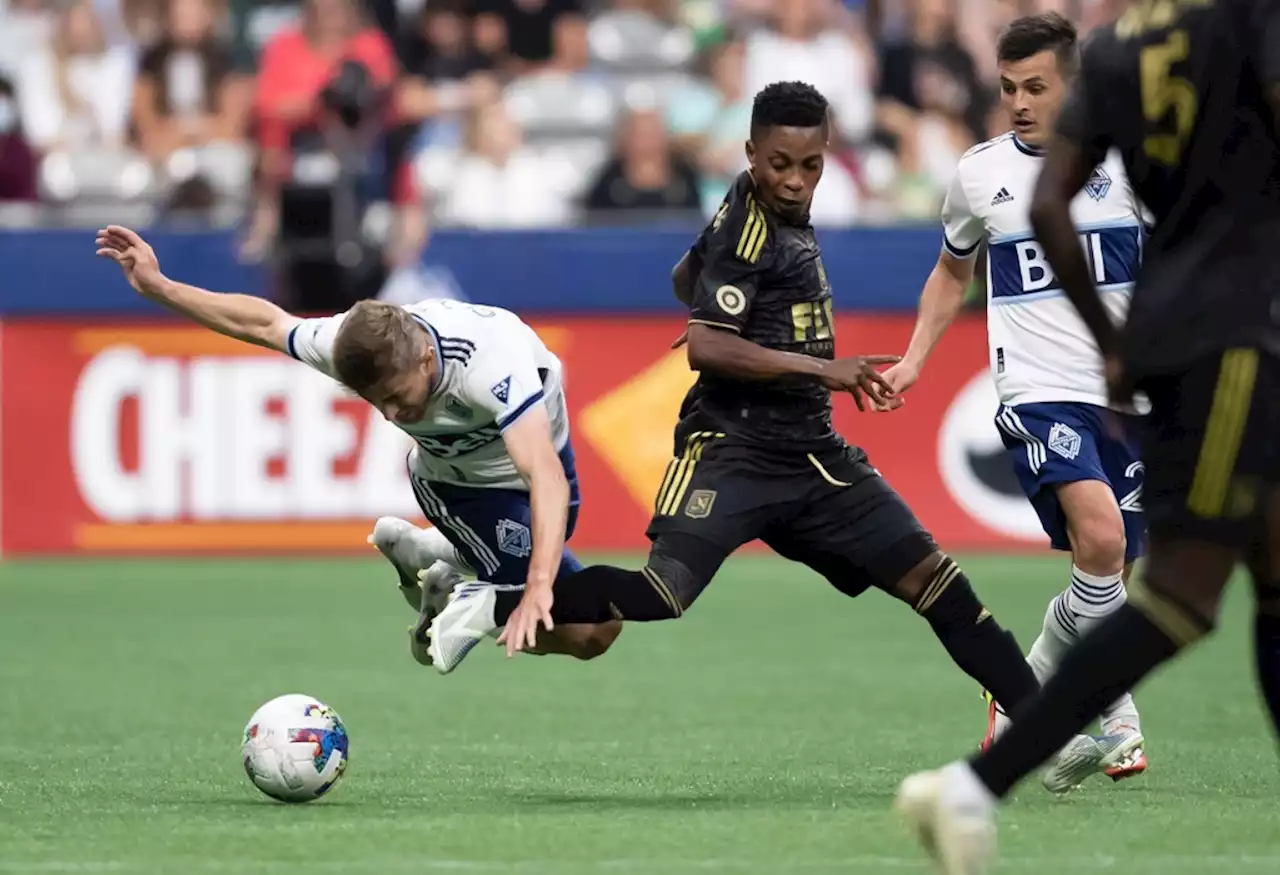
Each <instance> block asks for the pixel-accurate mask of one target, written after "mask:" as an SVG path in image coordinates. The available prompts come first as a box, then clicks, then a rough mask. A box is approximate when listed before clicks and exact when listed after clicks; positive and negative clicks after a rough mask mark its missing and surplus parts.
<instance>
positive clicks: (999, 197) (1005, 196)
mask: <svg viewBox="0 0 1280 875" xmlns="http://www.w3.org/2000/svg"><path fill="white" fill-rule="evenodd" d="M1012 201H1013V195H1011V194H1009V189H1007V188H1002V189H1000V190H999V191H998V192H996V196H995V197H993V198H992V199H991V206H993V207H998V206H1000V204H1007V203H1011V202H1012Z"/></svg>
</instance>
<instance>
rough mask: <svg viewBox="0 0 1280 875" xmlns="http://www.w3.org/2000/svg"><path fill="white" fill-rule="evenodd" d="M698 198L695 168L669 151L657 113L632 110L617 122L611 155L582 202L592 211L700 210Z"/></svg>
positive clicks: (666, 137)
mask: <svg viewBox="0 0 1280 875" xmlns="http://www.w3.org/2000/svg"><path fill="white" fill-rule="evenodd" d="M699 197H700V195H699V180H698V174H697V171H696V170H695V169H694V168H693V166H692V165H690V164H689V162H687V161H685V160H684V159H683V158H681V157H680V156H679V155H678V154H676V153H675V152H674V151H673V149H672V147H671V141H670V138H669V137H668V135H667V126H666V123H665V122H664V121H663V119H662V116H661V115H660V114H659V113H658V112H657V111H656V110H652V109H636V110H632V111H631V112H630V113H628V114H627V116H626V117H625V118H624V119H623V120H622V123H621V125H620V126H619V128H618V142H617V145H616V147H615V151H614V155H613V157H612V158H611V159H610V160H609V161H608V162H606V163H605V165H604V166H603V167H602V168H601V169H600V172H599V174H598V175H597V176H596V178H595V182H593V183H592V184H591V186H590V188H589V189H588V191H587V196H586V200H585V206H586V208H587V209H588V210H589V211H591V212H593V213H596V214H599V213H619V212H621V211H627V212H637V211H644V212H650V211H652V212H664V211H669V210H687V211H690V212H698V213H700V212H701V208H702V203H701V201H700V199H699Z"/></svg>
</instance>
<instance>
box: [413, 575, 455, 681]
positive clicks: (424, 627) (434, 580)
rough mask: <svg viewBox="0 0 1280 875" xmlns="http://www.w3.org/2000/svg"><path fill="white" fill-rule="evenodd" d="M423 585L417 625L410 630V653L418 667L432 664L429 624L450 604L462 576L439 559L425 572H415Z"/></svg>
mask: <svg viewBox="0 0 1280 875" xmlns="http://www.w3.org/2000/svg"><path fill="white" fill-rule="evenodd" d="M418 579H419V580H420V581H421V582H422V586H421V589H420V590H419V593H420V595H421V601H420V602H419V605H418V622H417V623H415V624H414V625H412V626H410V627H409V653H410V654H411V655H412V656H413V658H414V659H415V660H416V661H417V662H418V663H419V664H420V665H431V663H432V660H431V652H430V639H429V637H428V635H427V632H428V630H429V629H430V628H431V622H432V621H433V620H435V618H436V616H437V615H438V614H439V613H440V612H441V611H443V610H444V609H445V606H447V605H448V604H449V596H450V595H451V594H452V593H453V590H454V589H455V588H456V587H457V586H458V584H460V583H461V582H462V575H461V574H459V573H458V571H457V569H455V568H454V567H453V566H452V565H450V564H449V563H448V562H445V561H443V560H438V561H436V562H434V563H432V565H431V567H430V568H428V569H426V570H425V571H419V572H418Z"/></svg>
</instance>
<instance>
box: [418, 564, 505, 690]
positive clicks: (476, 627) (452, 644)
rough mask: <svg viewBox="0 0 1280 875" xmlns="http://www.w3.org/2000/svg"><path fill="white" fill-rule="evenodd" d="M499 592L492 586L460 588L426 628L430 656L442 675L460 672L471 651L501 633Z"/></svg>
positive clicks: (477, 585) (479, 585) (473, 585)
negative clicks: (497, 613)
mask: <svg viewBox="0 0 1280 875" xmlns="http://www.w3.org/2000/svg"><path fill="white" fill-rule="evenodd" d="M497 592H498V588H497V587H496V586H494V585H493V584H491V583H468V584H465V585H463V586H460V587H458V588H457V589H456V590H454V591H453V594H452V595H451V596H450V597H449V603H448V604H447V605H445V607H444V610H442V611H441V612H440V613H439V614H437V615H436V616H435V618H434V619H433V620H432V621H431V623H430V625H429V626H428V627H427V628H426V634H425V637H426V639H427V654H428V656H429V657H430V659H431V664H432V665H434V666H435V667H436V671H438V672H440V674H448V673H449V672H451V671H453V670H454V669H455V668H457V667H458V665H459V664H460V663H461V662H462V660H464V659H466V657H467V654H468V653H470V652H471V648H473V647H475V646H476V645H477V644H479V643H480V642H481V641H482V640H484V638H485V636H486V635H492V634H493V633H494V632H495V631H496V630H497V628H498V624H497V623H496V622H494V618H493V611H494V607H495V605H496V603H497ZM419 661H420V662H421V660H419Z"/></svg>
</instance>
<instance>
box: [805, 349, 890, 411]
mask: <svg viewBox="0 0 1280 875" xmlns="http://www.w3.org/2000/svg"><path fill="white" fill-rule="evenodd" d="M900 361H902V356H900V355H856V356H851V357H849V358H843V359H836V360H835V361H833V362H829V363H828V364H827V366H826V367H825V368H824V369H823V372H822V383H823V385H824V386H826V387H827V388H828V389H831V390H832V391H833V392H848V393H849V394H850V395H852V396H853V403H854V404H857V405H858V409H859V410H861V411H863V412H866V409H867V408H866V404H865V403H864V402H863V400H862V396H863V395H864V394H865V395H866V396H867V397H868V398H869V399H871V403H872V405H874V406H876V407H879V406H880V405H884V406H885V408H886V409H889V410H892V409H894V408H896V407H901V406H902V399H901V398H898V397H897V394H896V393H895V392H894V389H893V386H891V385H889V381H888V380H886V379H885V378H884V375H883V374H881V373H880V372H879V371H877V370H876V367H877V366H878V365H896V364H897V363H898V362H900Z"/></svg>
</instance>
